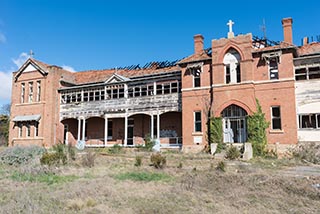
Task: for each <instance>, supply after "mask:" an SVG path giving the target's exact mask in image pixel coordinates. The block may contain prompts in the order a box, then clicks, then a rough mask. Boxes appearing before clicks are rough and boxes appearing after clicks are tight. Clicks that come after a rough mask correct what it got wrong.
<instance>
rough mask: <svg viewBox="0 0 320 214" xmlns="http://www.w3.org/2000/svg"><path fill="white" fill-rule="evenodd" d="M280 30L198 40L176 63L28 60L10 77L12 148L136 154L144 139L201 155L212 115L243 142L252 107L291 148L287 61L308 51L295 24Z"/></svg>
mask: <svg viewBox="0 0 320 214" xmlns="http://www.w3.org/2000/svg"><path fill="white" fill-rule="evenodd" d="M282 24H283V31H284V42H281V43H278V44H272V45H268V43H267V40H257V38H255V37H253V36H252V35H251V34H246V35H238V36H235V37H234V36H233V34H232V33H231V34H230V33H229V34H228V35H229V38H221V39H217V40H216V39H214V40H212V42H211V47H210V48H208V49H204V47H203V44H204V38H203V36H202V35H199V34H198V35H195V36H194V51H195V52H194V54H192V55H190V56H188V57H186V58H184V59H182V60H180V61H179V62H176V63H173V64H168V63H167V62H166V63H162V64H161V63H151V64H148V65H147V66H146V67H143V68H140V67H135V68H132V67H131V68H122V69H117V70H115V69H109V70H99V71H85V72H76V73H72V72H69V71H66V70H63V69H62V68H60V67H58V66H52V65H47V64H45V63H42V62H40V61H37V60H35V59H31V58H30V59H28V60H27V61H26V62H25V64H24V65H23V66H22V67H21V68H20V69H19V70H18V71H17V72H15V73H14V75H13V83H12V85H13V87H12V88H13V90H12V107H11V122H10V137H9V144H10V145H27V144H38V145H43V146H46V147H49V146H52V145H54V144H56V143H59V142H64V143H69V144H72V145H75V144H76V143H77V141H79V140H84V141H86V145H88V146H112V145H114V144H122V145H124V146H131V145H132V146H134V145H139V144H143V143H145V137H146V136H147V135H149V136H151V138H154V139H158V140H159V141H160V143H162V144H163V145H168V146H170V145H174V146H179V147H182V149H183V150H184V151H191V150H192V151H200V150H202V149H203V148H204V147H205V146H206V145H207V144H208V142H207V141H208V140H207V121H208V118H209V117H211V116H215V117H223V124H224V140H225V142H231V143H232V142H241V143H243V142H245V141H246V140H247V134H248V133H247V132H246V116H248V115H251V114H253V113H254V112H255V111H256V99H258V100H259V102H260V104H261V107H262V111H263V112H264V113H265V117H266V119H267V121H269V122H270V127H269V128H268V129H267V130H266V133H267V138H268V143H269V144H270V145H272V144H275V145H288V144H296V143H297V141H298V135H297V133H298V121H297V108H296V106H297V104H296V99H297V98H296V86H295V85H296V80H295V78H296V77H295V74H296V70H295V65H294V61H295V60H297V59H300V58H299V57H300V56H303V57H304V56H305V55H308V54H310V55H312V54H313V52H312V51H314V50H315V48H314V47H313V48H312V49H311V48H309V49H308V48H307V47H309V46H310V45H308V44H305V45H304V46H302V47H297V46H295V45H293V44H292V19H291V18H286V19H283V20H282ZM257 45H259V47H257ZM302 53H303V55H302ZM312 56H313V55H312ZM301 60H303V59H302V58H301ZM319 70H320V69H319ZM31 86H32V90H31V89H30V87H31ZM23 87H24V89H23ZM39 88H40V89H41V90H40V89H39ZM39 90H40V92H39ZM30 93H31V94H32V99H33V100H32V101H30V100H29V99H30ZM38 93H40V99H39V97H38V95H37V94H38ZM22 95H23V98H22V97H21V96H22ZM319 115H320V114H319ZM158 120H159V121H158ZM319 124H320V121H319ZM29 127H30V128H29ZM319 127H320V125H319ZM319 136H320V135H319ZM181 142H182V144H181Z"/></svg>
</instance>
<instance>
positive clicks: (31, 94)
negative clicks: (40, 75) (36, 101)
mask: <svg viewBox="0 0 320 214" xmlns="http://www.w3.org/2000/svg"><path fill="white" fill-rule="evenodd" d="M28 102H29V103H32V102H33V82H29V96H28Z"/></svg>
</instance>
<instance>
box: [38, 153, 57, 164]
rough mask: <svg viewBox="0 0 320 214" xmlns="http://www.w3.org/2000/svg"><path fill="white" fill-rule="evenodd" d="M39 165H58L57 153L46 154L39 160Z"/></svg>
mask: <svg viewBox="0 0 320 214" xmlns="http://www.w3.org/2000/svg"><path fill="white" fill-rule="evenodd" d="M40 163H41V164H42V165H48V166H52V165H59V164H60V156H59V154H58V153H55V152H54V153H49V152H46V153H44V154H43V155H42V157H41V158H40Z"/></svg>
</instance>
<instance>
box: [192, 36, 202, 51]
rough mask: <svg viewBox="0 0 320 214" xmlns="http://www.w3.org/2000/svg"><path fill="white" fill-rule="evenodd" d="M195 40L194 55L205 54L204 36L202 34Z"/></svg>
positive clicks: (195, 37)
mask: <svg viewBox="0 0 320 214" xmlns="http://www.w3.org/2000/svg"><path fill="white" fill-rule="evenodd" d="M193 39H194V53H195V54H201V53H202V52H203V39H204V38H203V36H202V35H201V34H197V35H195V36H194V37H193Z"/></svg>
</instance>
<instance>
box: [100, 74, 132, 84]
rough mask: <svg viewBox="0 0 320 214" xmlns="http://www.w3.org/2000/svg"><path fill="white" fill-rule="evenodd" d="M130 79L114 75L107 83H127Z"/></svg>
mask: <svg viewBox="0 0 320 214" xmlns="http://www.w3.org/2000/svg"><path fill="white" fill-rule="evenodd" d="M129 80H130V79H129V78H127V77H124V76H121V75H119V74H112V76H111V77H109V78H108V79H107V80H106V81H105V83H118V82H126V81H129Z"/></svg>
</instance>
